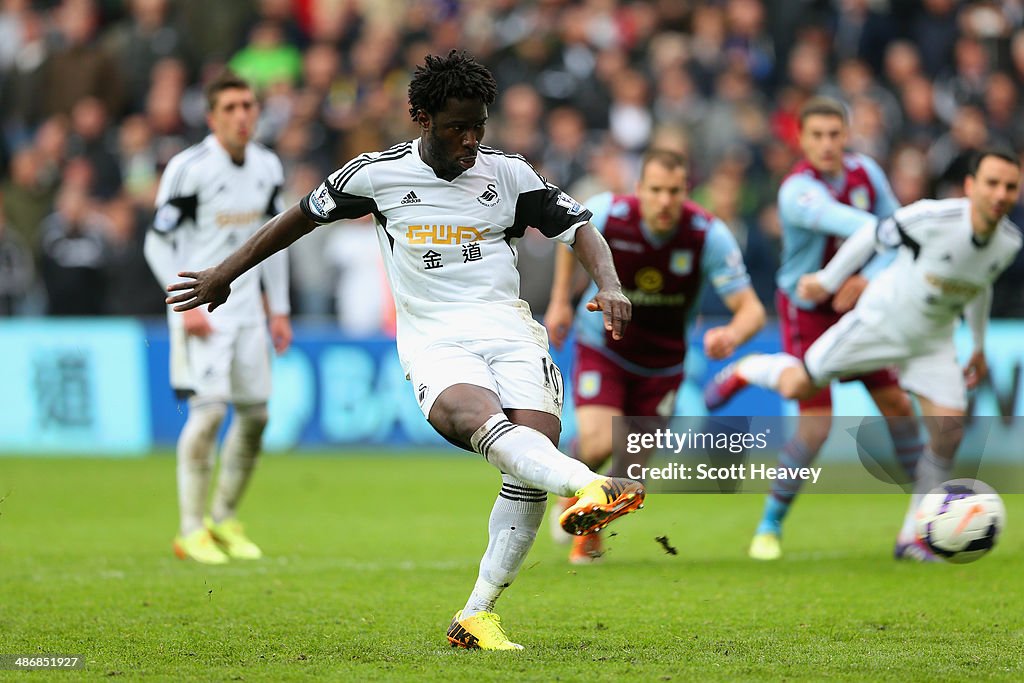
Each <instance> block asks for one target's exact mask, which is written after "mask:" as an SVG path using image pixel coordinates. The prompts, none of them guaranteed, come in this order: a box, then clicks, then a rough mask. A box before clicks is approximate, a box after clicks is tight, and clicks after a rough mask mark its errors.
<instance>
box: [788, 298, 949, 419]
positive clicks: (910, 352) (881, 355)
mask: <svg viewBox="0 0 1024 683" xmlns="http://www.w3.org/2000/svg"><path fill="white" fill-rule="evenodd" d="M914 342H915V343H910V342H908V340H906V339H903V338H902V337H900V336H897V335H896V334H894V333H893V332H892V326H891V325H890V326H889V327H888V328H887V327H886V326H885V320H884V319H882V320H880V321H879V322H878V323H876V324H869V323H866V322H864V320H863V319H862V318H861V317H860V316H859V315H858V314H857V309H854V310H852V311H850V312H849V313H847V314H846V315H844V316H843V317H842V318H840V319H839V321H838V322H837V323H836V324H835V325H833V326H832V327H830V328H828V329H827V330H826V331H825V333H824V334H822V335H821V336H820V337H818V339H817V340H816V341H815V342H814V343H813V344H811V346H810V347H809V348H808V349H807V353H806V354H805V355H804V366H805V367H806V368H807V372H808V373H810V375H811V378H812V379H813V380H814V382H815V384H818V385H819V386H826V385H827V384H828V383H829V382H831V381H832V380H833V379H839V378H841V377H848V376H850V375H860V374H865V373H868V372H872V371H874V370H879V369H881V368H885V367H889V366H895V367H896V368H897V370H898V371H899V375H900V386H902V387H903V388H904V389H906V390H907V391H909V392H911V393H913V394H917V395H920V396H923V397H925V398H927V399H928V400H930V401H932V402H933V403H935V404H936V405H939V406H942V407H946V408H953V409H956V410H966V409H967V387H966V385H965V384H964V377H963V373H962V371H961V370H960V366H959V364H958V363H957V359H956V350H955V349H954V347H953V340H952V338H944V335H943V336H942V338H940V337H938V336H931V335H922V336H921V339H920V340H919V341H918V340H914Z"/></svg>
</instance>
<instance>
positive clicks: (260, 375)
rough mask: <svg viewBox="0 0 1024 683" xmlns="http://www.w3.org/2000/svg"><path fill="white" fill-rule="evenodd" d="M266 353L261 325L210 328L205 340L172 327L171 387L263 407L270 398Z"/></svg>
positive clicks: (266, 342) (265, 336) (264, 330)
mask: <svg viewBox="0 0 1024 683" xmlns="http://www.w3.org/2000/svg"><path fill="white" fill-rule="evenodd" d="M214 324H215V325H216V323H214ZM270 352H271V347H270V333H269V332H268V331H267V328H266V326H265V325H262V324H260V325H243V326H240V327H233V326H232V327H227V328H224V327H214V331H213V333H212V334H211V335H210V336H208V337H206V338H205V339H200V338H199V337H194V336H188V335H186V334H185V330H184V329H183V328H181V327H179V326H176V327H174V328H172V329H171V387H172V388H173V389H175V390H176V391H184V392H192V393H194V394H195V395H196V396H198V397H201V398H208V399H212V400H218V401H225V402H229V403H239V404H248V403H264V402H266V401H267V400H268V399H269V398H270Z"/></svg>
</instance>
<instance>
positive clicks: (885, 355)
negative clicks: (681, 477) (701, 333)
mask: <svg viewBox="0 0 1024 683" xmlns="http://www.w3.org/2000/svg"><path fill="white" fill-rule="evenodd" d="M1020 175H1021V173H1020V162H1019V161H1018V160H1017V158H1016V157H1015V156H1014V155H1013V154H1012V153H1010V152H1007V151H1003V150H999V149H986V150H982V151H980V152H978V153H976V154H975V156H974V158H973V159H972V163H971V166H970V172H969V174H968V176H967V178H966V179H965V181H964V193H965V195H966V196H965V197H964V198H957V199H943V200H922V201H918V202H915V203H913V204H910V205H909V206H905V207H903V208H901V209H898V210H897V211H896V212H895V213H894V214H893V215H892V217H890V218H888V219H884V220H881V221H878V222H877V223H876V222H874V221H872V222H871V223H869V224H867V225H865V226H864V227H862V228H861V229H859V230H858V231H857V232H856V233H854V234H853V235H852V236H851V237H850V238H849V239H848V240H847V241H846V242H845V243H844V244H843V246H842V247H841V248H840V249H839V251H838V252H837V253H836V255H835V256H834V257H833V258H832V260H831V261H829V263H828V265H827V266H826V267H825V268H824V269H823V270H820V271H818V272H817V273H814V274H811V275H805V276H804V277H803V278H801V280H800V284H799V287H798V293H799V295H800V296H801V297H802V298H806V299H809V300H812V301H821V300H824V299H825V298H827V297H828V296H829V295H830V294H831V293H832V292H834V291H835V290H836V289H837V288H838V287H839V286H840V285H841V284H842V282H843V281H844V280H845V279H846V278H847V277H848V276H849V275H850V273H852V272H854V271H855V270H856V269H857V268H859V267H860V266H861V265H862V264H863V263H864V262H865V261H867V259H868V258H869V257H870V256H871V254H872V252H873V250H874V249H875V248H876V247H882V248H898V249H899V252H898V254H897V256H896V259H895V261H894V262H893V263H892V265H890V266H889V267H888V268H887V269H886V270H884V271H883V272H882V273H881V274H879V275H878V276H877V277H876V278H875V279H874V280H872V281H871V282H870V283H869V284H868V286H867V288H866V289H865V290H864V293H863V294H862V295H861V297H860V299H859V300H858V301H857V305H856V307H855V308H854V309H853V310H852V311H850V312H849V313H847V314H846V315H845V316H843V317H842V318H841V319H840V320H839V322H837V323H836V324H835V325H833V326H832V327H830V328H829V329H828V330H827V331H826V332H825V334H823V335H822V336H821V337H819V338H818V340H817V341H816V342H815V343H814V344H812V345H811V347H810V348H809V349H808V350H807V353H806V355H805V357H804V361H803V364H801V363H800V361H799V360H797V359H796V358H794V357H793V356H790V355H788V354H784V353H780V354H771V355H754V356H748V357H746V358H744V359H742V360H740V361H738V362H736V363H734V364H732V365H731V366H729V367H727V368H726V369H725V370H724V371H723V372H722V373H720V374H719V375H718V376H717V377H716V378H715V380H714V381H712V382H711V383H710V384H709V385H708V387H707V389H706V390H705V401H706V403H707V404H708V407H709V408H717V407H719V406H721V405H722V404H724V403H725V402H726V401H727V400H729V398H730V397H732V396H733V395H734V394H735V393H736V392H737V391H739V390H740V389H742V388H743V387H745V386H747V385H748V384H753V385H756V386H760V387H765V388H768V389H772V390H774V391H777V392H779V394H780V395H782V396H783V397H785V398H794V399H799V398H802V397H804V396H807V395H810V394H812V393H813V392H815V391H817V390H818V389H819V388H820V387H822V386H826V385H827V384H828V383H829V382H830V381H831V380H833V379H837V378H839V377H843V376H847V375H852V374H858V373H864V372H869V371H871V370H876V369H878V368H882V367H886V366H889V365H895V366H897V367H899V368H900V384H901V385H902V386H903V387H904V388H905V389H906V390H907V391H909V392H911V393H913V394H915V395H916V396H917V398H918V401H919V402H920V405H921V410H922V413H923V414H924V416H925V418H926V423H927V424H928V429H929V433H930V437H931V443H930V452H926V453H925V454H924V456H922V459H921V461H920V462H919V465H918V469H917V481H916V482H915V488H914V499H913V500H912V502H911V511H913V510H914V509H916V505H917V502H918V501H919V496H920V495H921V494H922V493H924V492H927V491H928V490H930V489H931V488H933V487H934V486H937V485H939V484H941V483H942V482H943V481H946V480H947V479H949V473H950V470H951V468H952V463H953V458H954V456H955V454H956V449H957V447H958V446H959V445H960V440H961V438H962V436H963V420H962V418H963V417H964V415H965V411H966V408H967V389H970V388H973V387H974V386H976V385H977V383H978V382H979V381H981V379H982V378H984V376H985V375H986V373H987V371H988V369H987V365H986V362H985V331H986V328H987V326H988V318H989V308H990V305H991V296H992V283H993V282H994V281H995V280H996V279H997V278H998V277H999V275H1000V274H1001V273H1002V272H1003V271H1004V270H1005V269H1006V268H1007V267H1008V266H1009V265H1010V264H1011V263H1012V262H1013V260H1014V258H1015V257H1016V254H1017V252H1018V251H1019V250H1020V248H1021V234H1020V231H1019V229H1018V228H1017V227H1016V226H1015V225H1014V224H1013V223H1012V222H1010V220H1009V219H1008V218H1007V217H1006V215H1007V213H1008V212H1009V211H1010V209H1012V208H1013V206H1014V205H1015V204H1016V202H1017V197H1018V195H1019V193H1020ZM961 315H962V316H964V317H965V319H966V321H967V324H968V325H969V326H970V329H971V332H972V335H973V341H974V349H973V353H972V354H971V357H970V359H969V360H968V362H967V365H966V367H965V368H964V369H963V370H962V371H961V369H960V367H959V366H958V364H957V359H956V351H955V348H954V346H953V332H954V329H955V326H956V324H957V321H958V319H959V318H960V317H961ZM912 523H913V518H912V515H911V514H910V513H908V515H907V520H906V521H905V523H904V530H903V532H901V536H904V537H905V536H906V535H908V534H910V533H911V532H910V529H911V527H912Z"/></svg>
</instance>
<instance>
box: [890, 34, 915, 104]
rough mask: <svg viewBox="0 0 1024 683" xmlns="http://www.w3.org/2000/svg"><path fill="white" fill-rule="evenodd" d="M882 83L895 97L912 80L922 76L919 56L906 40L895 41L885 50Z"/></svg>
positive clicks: (911, 44) (912, 45)
mask: <svg viewBox="0 0 1024 683" xmlns="http://www.w3.org/2000/svg"><path fill="white" fill-rule="evenodd" d="M882 74H883V81H884V82H885V85H886V87H888V88H889V91H890V92H892V93H893V94H895V95H896V96H897V97H898V96H899V94H900V91H902V90H903V88H905V87H906V86H907V83H909V82H910V80H911V79H912V78H915V77H918V76H920V75H921V74H922V71H921V55H920V53H919V52H918V51H917V46H916V45H914V44H913V43H911V42H910V41H908V40H895V41H893V42H891V43H889V46H888V47H887V48H886V49H885V62H884V67H883V70H882Z"/></svg>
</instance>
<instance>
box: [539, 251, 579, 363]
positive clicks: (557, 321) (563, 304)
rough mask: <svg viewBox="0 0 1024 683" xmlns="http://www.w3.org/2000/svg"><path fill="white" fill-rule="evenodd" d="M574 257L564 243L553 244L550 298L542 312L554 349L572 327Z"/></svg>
mask: <svg viewBox="0 0 1024 683" xmlns="http://www.w3.org/2000/svg"><path fill="white" fill-rule="evenodd" d="M575 269H576V257H575V256H573V253H572V249H570V248H569V247H568V246H566V245H564V244H558V245H556V246H555V274H554V277H553V278H552V280H551V298H550V300H549V301H548V310H547V311H545V313H544V327H546V328H547V330H548V339H549V340H550V341H551V345H552V346H554V347H555V348H556V349H560V348H562V345H563V344H565V340H566V339H567V338H568V336H569V329H570V328H571V327H572V317H573V315H572V313H573V311H572V279H573V277H572V276H573V271H574V270H575Z"/></svg>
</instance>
